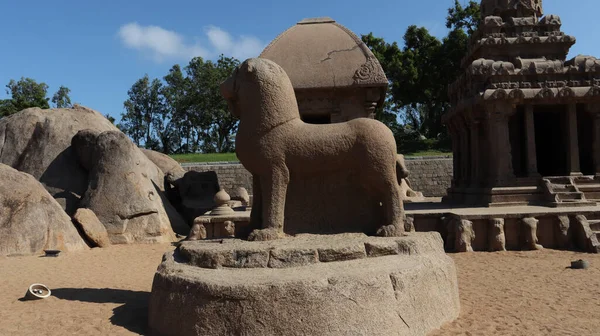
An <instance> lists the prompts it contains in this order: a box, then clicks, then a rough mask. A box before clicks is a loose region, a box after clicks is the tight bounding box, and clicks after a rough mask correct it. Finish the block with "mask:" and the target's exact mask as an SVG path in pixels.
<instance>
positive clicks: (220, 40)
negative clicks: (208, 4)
mask: <svg viewBox="0 0 600 336" xmlns="http://www.w3.org/2000/svg"><path fill="white" fill-rule="evenodd" d="M118 36H119V38H120V39H121V42H122V43H123V44H124V45H125V46H126V47H127V48H130V49H135V50H138V51H140V52H142V53H144V54H145V55H148V56H150V57H152V58H153V59H154V60H155V61H157V62H162V61H164V60H166V59H189V58H192V57H196V56H200V57H203V58H214V57H216V56H218V55H219V54H224V55H225V56H233V57H235V58H238V59H240V60H244V59H246V58H249V57H256V56H258V55H259V54H260V52H261V51H262V49H264V47H265V46H266V45H265V44H264V43H262V42H261V41H260V40H259V39H257V38H256V37H253V36H239V37H237V38H234V37H232V36H231V34H229V33H228V32H226V31H225V30H223V29H221V28H219V27H216V26H208V27H207V28H206V29H205V39H206V40H207V42H208V43H207V45H208V46H207V47H205V46H203V45H201V44H200V43H199V42H195V43H189V42H187V41H186V39H185V38H184V36H182V35H181V34H179V33H177V32H174V31H171V30H167V29H164V28H161V27H158V26H141V25H139V24H138V23H136V22H132V23H128V24H125V25H123V26H121V27H120V28H119V32H118Z"/></svg>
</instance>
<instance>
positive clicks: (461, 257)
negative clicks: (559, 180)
mask: <svg viewBox="0 0 600 336" xmlns="http://www.w3.org/2000/svg"><path fill="white" fill-rule="evenodd" d="M172 248H173V247H171V246H169V245H137V246H116V247H110V248H107V249H93V250H90V251H86V252H79V253H71V254H64V255H62V256H60V257H58V258H43V257H14V258H0V335H11V336H13V335H14V336H16V335H131V334H140V333H141V334H143V333H144V331H145V325H146V320H147V304H148V297H149V291H150V287H151V285H152V277H153V274H154V271H155V270H156V267H157V266H158V264H159V263H160V261H161V257H162V254H163V253H164V252H165V251H168V250H171V249H172ZM452 258H453V259H454V260H455V261H456V265H457V268H458V275H459V286H460V295H461V305H462V307H461V308H462V311H461V316H460V318H459V319H458V320H456V321H455V322H452V323H450V324H448V325H446V326H444V327H443V328H442V329H441V330H438V331H435V332H433V335H600V300H599V299H598V298H600V255H588V254H578V253H573V252H560V251H551V250H545V251H539V252H504V253H473V254H455V255H452ZM580 258H585V259H586V260H589V261H590V262H591V264H592V267H591V268H590V269H588V270H585V271H583V270H571V269H568V268H566V267H567V266H569V265H570V261H571V260H576V259H580ZM35 282H41V283H43V284H45V285H47V286H49V287H50V288H51V289H52V291H53V293H52V294H53V296H52V297H51V298H49V299H46V300H41V301H26V302H24V301H19V298H21V297H23V295H24V293H25V291H26V289H27V286H28V285H29V284H31V283H35Z"/></svg>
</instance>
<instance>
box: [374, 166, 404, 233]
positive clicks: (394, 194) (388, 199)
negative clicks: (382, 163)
mask: <svg viewBox="0 0 600 336" xmlns="http://www.w3.org/2000/svg"><path fill="white" fill-rule="evenodd" d="M394 177H395V176H394ZM381 195H383V202H382V203H383V208H384V211H385V224H386V225H383V226H382V227H380V228H379V230H377V235H378V236H384V237H400V236H402V235H403V234H404V222H403V219H404V218H403V217H404V206H403V205H402V197H401V191H400V185H399V184H398V182H396V181H395V180H391V181H387V182H386V183H384V188H383V190H381Z"/></svg>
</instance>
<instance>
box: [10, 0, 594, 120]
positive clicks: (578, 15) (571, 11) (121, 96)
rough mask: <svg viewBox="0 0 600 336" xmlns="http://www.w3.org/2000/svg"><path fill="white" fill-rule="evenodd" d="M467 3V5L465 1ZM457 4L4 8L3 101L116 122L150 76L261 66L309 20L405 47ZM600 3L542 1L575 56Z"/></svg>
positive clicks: (157, 3)
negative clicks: (193, 65)
mask: <svg viewBox="0 0 600 336" xmlns="http://www.w3.org/2000/svg"><path fill="white" fill-rule="evenodd" d="M461 2H466V0H461ZM452 3H453V0H417V1H409V0H380V1H356V0H303V1H296V0H252V1H247V0H246V1H239V0H228V1H202V0H188V1H184V0H169V1H164V0H163V1H161V0H120V1H115V0H104V1H94V0H54V1H48V0H29V1H8V0H2V1H0V14H1V18H2V19H0V31H1V32H2V37H0V41H2V44H1V46H2V47H1V48H0V99H3V98H7V97H8V96H7V95H6V92H5V90H4V86H5V85H6V84H7V83H8V82H9V80H10V79H19V78H21V77H22V76H24V77H31V78H33V79H35V80H37V81H43V82H45V83H47V84H48V85H49V86H50V88H49V96H51V95H52V94H53V93H54V92H55V91H56V90H57V89H58V87H59V86H60V85H65V86H67V87H69V88H70V89H71V91H72V92H71V98H72V100H73V102H77V103H80V104H82V105H86V106H88V107H91V108H93V109H95V110H98V111H100V112H102V113H103V114H107V113H108V114H110V115H112V116H114V117H116V118H117V120H118V119H119V116H120V114H121V113H122V112H123V101H124V100H125V99H127V90H128V89H129V88H130V87H131V85H132V84H133V83H134V82H135V81H136V80H137V79H139V78H141V77H142V76H143V75H144V74H145V73H147V74H148V75H149V76H150V77H158V78H162V77H163V76H164V75H166V74H167V71H168V70H169V68H170V67H171V66H172V65H173V64H176V63H179V64H181V65H186V64H187V63H188V61H189V60H190V59H191V57H193V56H202V57H204V58H207V59H215V58H216V56H218V55H219V54H220V53H224V54H225V55H227V56H235V57H238V58H240V59H245V58H248V57H253V56H257V55H258V54H259V53H260V51H261V50H262V49H263V48H264V47H265V46H266V45H267V44H268V43H269V42H270V41H271V40H272V39H273V38H275V37H276V36H277V35H278V34H279V33H281V32H282V31H284V30H285V29H287V28H288V27H290V26H292V25H294V24H295V23H296V22H298V21H300V20H301V19H303V18H307V17H317V16H330V17H332V18H333V19H335V20H336V21H338V22H339V23H341V24H343V25H345V26H346V27H348V28H349V29H351V30H352V31H354V32H355V33H356V34H367V33H369V32H373V33H374V34H375V35H376V36H380V37H383V38H385V40H386V41H388V42H392V41H398V42H401V39H402V35H403V34H404V31H405V30H406V27H407V26H409V25H411V24H416V25H420V26H425V27H427V28H428V29H430V31H431V32H432V34H434V35H436V36H439V37H441V36H443V35H445V32H446V29H445V26H444V19H445V16H446V9H447V8H448V7H450V6H451V5H452ZM599 10H600V1H598V0H577V1H575V0H571V1H567V0H544V12H545V13H546V14H558V15H559V16H561V18H562V22H563V30H564V31H565V32H567V33H568V34H570V35H574V36H575V37H577V44H576V45H575V46H574V47H573V48H572V50H571V54H570V56H575V55H577V54H587V55H595V56H598V57H600V43H598V42H599V41H598V37H597V36H596V32H597V31H599V30H600V21H598V20H597V13H598V12H599Z"/></svg>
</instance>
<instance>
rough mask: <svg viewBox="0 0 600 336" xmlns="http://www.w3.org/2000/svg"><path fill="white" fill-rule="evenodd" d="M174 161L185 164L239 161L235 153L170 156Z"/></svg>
mask: <svg viewBox="0 0 600 336" xmlns="http://www.w3.org/2000/svg"><path fill="white" fill-rule="evenodd" d="M170 156H171V158H173V160H175V161H177V162H180V163H184V162H231V161H239V160H238V159H237V156H236V155H235V153H209V154H204V153H190V154H173V155H170Z"/></svg>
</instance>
